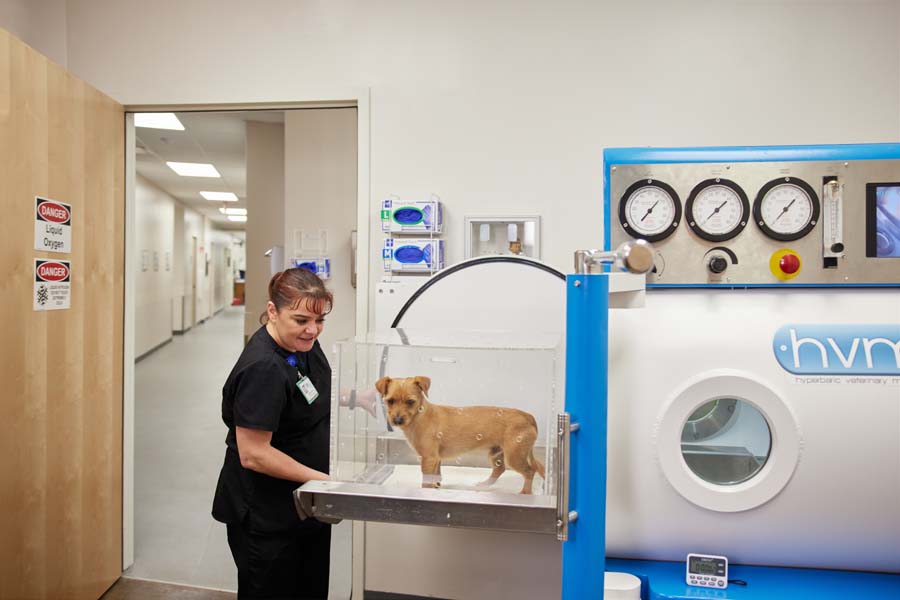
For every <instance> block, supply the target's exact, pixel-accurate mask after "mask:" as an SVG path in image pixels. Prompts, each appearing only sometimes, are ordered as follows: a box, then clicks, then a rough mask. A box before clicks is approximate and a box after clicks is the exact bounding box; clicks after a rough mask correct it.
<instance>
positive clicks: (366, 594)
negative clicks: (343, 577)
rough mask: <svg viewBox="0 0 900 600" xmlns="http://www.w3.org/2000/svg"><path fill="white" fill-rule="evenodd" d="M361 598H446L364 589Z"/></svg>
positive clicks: (383, 599) (388, 599) (412, 599)
mask: <svg viewBox="0 0 900 600" xmlns="http://www.w3.org/2000/svg"><path fill="white" fill-rule="evenodd" d="M363 600H446V599H442V598H435V597H434V596H410V595H409V594H394V593H391V592H373V591H372V590H365V591H364V592H363Z"/></svg>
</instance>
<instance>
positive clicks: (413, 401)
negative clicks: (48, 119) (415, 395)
mask: <svg viewBox="0 0 900 600" xmlns="http://www.w3.org/2000/svg"><path fill="white" fill-rule="evenodd" d="M415 403H416V401H415V400H407V401H406V405H407V406H412V405H413V404H415Z"/></svg>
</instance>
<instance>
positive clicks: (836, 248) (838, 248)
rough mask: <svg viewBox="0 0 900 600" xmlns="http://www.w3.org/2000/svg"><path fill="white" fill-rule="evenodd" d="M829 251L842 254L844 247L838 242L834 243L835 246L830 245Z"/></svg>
mask: <svg viewBox="0 0 900 600" xmlns="http://www.w3.org/2000/svg"><path fill="white" fill-rule="evenodd" d="M831 251H832V252H843V251H844V245H843V244H841V243H840V242H838V243H836V244H832V245H831Z"/></svg>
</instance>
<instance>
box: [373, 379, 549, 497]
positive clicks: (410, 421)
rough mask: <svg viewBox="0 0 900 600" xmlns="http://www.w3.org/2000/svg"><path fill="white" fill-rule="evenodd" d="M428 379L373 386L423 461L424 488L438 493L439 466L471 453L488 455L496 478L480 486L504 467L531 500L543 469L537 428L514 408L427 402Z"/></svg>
mask: <svg viewBox="0 0 900 600" xmlns="http://www.w3.org/2000/svg"><path fill="white" fill-rule="evenodd" d="M430 387H431V379H429V378H428V377H423V376H421V375H420V376H417V377H404V378H391V377H382V378H381V379H379V380H378V381H376V382H375V389H377V390H378V391H379V392H380V393H381V395H382V397H383V398H384V402H385V405H386V406H387V412H388V420H389V421H390V422H391V424H392V425H395V426H398V427H400V429H401V430H402V431H403V433H404V434H405V435H406V439H407V440H408V441H409V443H410V445H411V446H412V447H413V448H414V449H415V450H416V452H418V453H419V456H421V457H422V476H423V481H422V487H439V486H440V483H441V461H442V460H445V459H450V458H455V457H457V456H459V455H460V454H463V453H464V452H469V451H470V450H478V449H484V450H487V453H488V456H489V457H490V461H491V465H492V466H493V472H492V473H491V476H490V477H489V478H488V479H487V480H485V481H483V482H482V483H481V484H480V485H485V486H486V485H493V484H494V483H495V482H496V481H497V479H498V478H499V477H500V475H501V474H502V473H503V472H504V471H505V470H506V467H507V466H509V468H511V469H513V470H514V471H517V472H519V473H521V474H522V476H523V477H524V478H525V483H524V485H523V486H522V491H521V492H520V493H522V494H530V493H532V492H531V488H532V483H533V481H534V474H535V473H538V474H539V475H540V476H541V477H542V478H544V465H543V464H541V462H540V461H539V460H538V459H537V458H535V456H534V451H533V450H534V442H535V440H536V439H537V422H536V421H535V420H534V417H533V416H532V415H531V414H529V413H527V412H525V411H523V410H518V409H515V408H499V407H495V406H468V407H454V406H441V405H439V404H432V403H431V402H429V401H428V397H427V394H428V390H429V388H430Z"/></svg>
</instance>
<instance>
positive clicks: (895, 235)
mask: <svg viewBox="0 0 900 600" xmlns="http://www.w3.org/2000/svg"><path fill="white" fill-rule="evenodd" d="M866 256H868V257H870V258H900V183H869V184H866Z"/></svg>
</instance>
